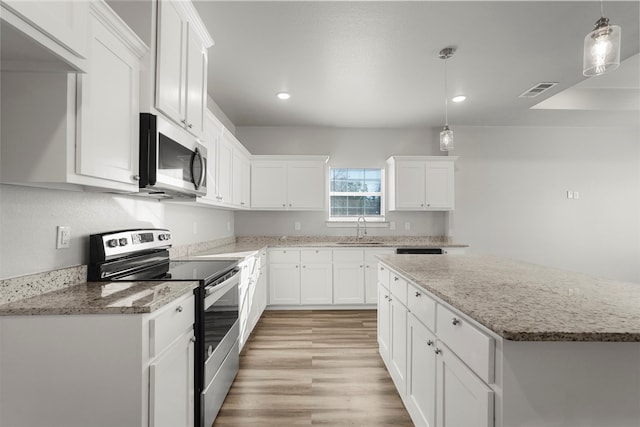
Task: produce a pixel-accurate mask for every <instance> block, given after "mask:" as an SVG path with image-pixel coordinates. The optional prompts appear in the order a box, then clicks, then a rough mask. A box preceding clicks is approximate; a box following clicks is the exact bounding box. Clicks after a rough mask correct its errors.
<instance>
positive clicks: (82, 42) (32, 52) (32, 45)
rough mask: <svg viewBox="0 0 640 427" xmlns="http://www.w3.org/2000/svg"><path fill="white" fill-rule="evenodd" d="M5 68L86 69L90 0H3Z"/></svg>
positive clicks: (3, 58)
mask: <svg viewBox="0 0 640 427" xmlns="http://www.w3.org/2000/svg"><path fill="white" fill-rule="evenodd" d="M0 19H1V21H2V38H3V41H2V48H3V49H2V50H3V52H2V66H3V69H14V70H15V69H20V70H26V69H30V70H35V69H39V70H44V69H47V70H59V71H62V70H64V71H71V72H84V71H86V60H85V58H86V57H87V51H88V43H87V41H88V40H89V37H88V34H89V2H86V1H70V0H69V1H25V0H3V1H2V2H0Z"/></svg>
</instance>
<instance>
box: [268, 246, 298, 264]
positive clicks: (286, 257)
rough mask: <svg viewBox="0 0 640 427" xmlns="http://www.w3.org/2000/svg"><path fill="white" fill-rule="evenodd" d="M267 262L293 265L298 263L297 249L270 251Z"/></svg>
mask: <svg viewBox="0 0 640 427" xmlns="http://www.w3.org/2000/svg"><path fill="white" fill-rule="evenodd" d="M269 261H270V262H275V263H279V262H282V263H293V264H298V263H299V262H300V250H299V249H271V250H269Z"/></svg>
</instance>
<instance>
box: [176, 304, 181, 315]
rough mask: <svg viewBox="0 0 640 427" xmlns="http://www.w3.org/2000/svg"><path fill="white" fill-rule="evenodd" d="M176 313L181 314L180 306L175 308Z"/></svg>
mask: <svg viewBox="0 0 640 427" xmlns="http://www.w3.org/2000/svg"><path fill="white" fill-rule="evenodd" d="M176 311H177V312H178V313H182V306H181V305H179V306H177V307H176Z"/></svg>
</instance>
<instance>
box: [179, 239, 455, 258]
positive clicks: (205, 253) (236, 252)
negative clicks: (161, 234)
mask: <svg viewBox="0 0 640 427" xmlns="http://www.w3.org/2000/svg"><path fill="white" fill-rule="evenodd" d="M265 247H269V248H291V247H326V248H354V247H364V248H398V247H432V248H447V247H449V248H450V247H455V248H465V247H467V245H461V244H454V243H451V242H450V241H449V239H448V238H446V237H442V236H415V237H414V236H380V237H365V238H363V239H360V240H358V239H356V238H355V237H352V236H350V237H340V236H289V237H270V236H257V237H238V238H237V239H236V241H235V242H232V243H229V244H226V245H222V246H216V247H210V248H206V249H204V250H201V251H193V250H192V251H189V254H188V256H186V258H192V259H197V258H203V257H215V256H226V257H230V258H233V257H236V258H244V257H246V256H248V255H250V254H251V253H253V252H255V251H258V250H260V249H262V248H265Z"/></svg>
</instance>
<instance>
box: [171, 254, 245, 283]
mask: <svg viewBox="0 0 640 427" xmlns="http://www.w3.org/2000/svg"><path fill="white" fill-rule="evenodd" d="M237 264H238V261H235V260H226V259H224V260H223V259H215V260H198V261H171V262H170V263H169V271H167V277H165V278H168V279H171V280H205V281H210V280H214V279H216V278H218V277H220V276H222V275H223V274H225V273H226V272H228V271H229V270H231V269H232V268H233V267H235V266H236V265H237Z"/></svg>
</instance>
